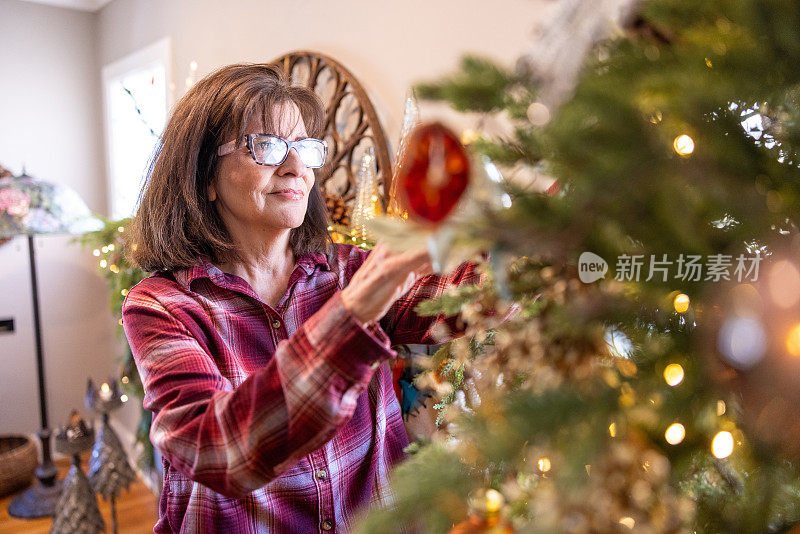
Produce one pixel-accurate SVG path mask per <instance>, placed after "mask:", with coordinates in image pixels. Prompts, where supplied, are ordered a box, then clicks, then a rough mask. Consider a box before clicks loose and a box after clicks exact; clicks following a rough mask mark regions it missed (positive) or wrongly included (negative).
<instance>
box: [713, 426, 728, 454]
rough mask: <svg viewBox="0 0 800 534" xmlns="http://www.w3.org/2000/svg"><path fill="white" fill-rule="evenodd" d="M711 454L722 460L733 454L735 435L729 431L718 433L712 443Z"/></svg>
mask: <svg viewBox="0 0 800 534" xmlns="http://www.w3.org/2000/svg"><path fill="white" fill-rule="evenodd" d="M711 452H712V453H713V454H714V456H716V457H717V458H719V459H720V460H722V459H723V458H727V457H728V456H730V455H731V454H732V453H733V434H731V433H730V432H728V431H727V430H723V431H722V432H718V433H717V435H716V436H714V439H713V440H712V441H711Z"/></svg>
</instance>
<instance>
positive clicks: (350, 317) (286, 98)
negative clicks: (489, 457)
mask: <svg viewBox="0 0 800 534" xmlns="http://www.w3.org/2000/svg"><path fill="white" fill-rule="evenodd" d="M323 121H324V111H323V108H322V105H321V103H320V101H319V99H318V98H317V97H316V96H315V95H314V93H313V92H311V91H309V90H307V89H304V88H298V87H291V86H290V85H288V84H287V82H286V81H285V80H284V79H283V77H282V75H281V73H280V71H279V70H278V69H277V68H275V67H273V66H269V65H231V66H228V67H224V68H222V69H220V70H218V71H217V72H215V73H213V74H211V75H209V76H208V77H206V78H204V79H203V80H201V81H200V82H198V83H197V84H196V85H195V86H194V87H193V88H192V89H191V90H190V91H189V92H188V93H187V94H186V96H185V97H184V98H183V99H182V100H181V101H180V102H179V103H178V104H177V106H176V108H175V110H174V112H173V114H172V116H171V118H170V120H169V123H168V124H167V127H166V129H165V132H164V135H163V137H162V142H161V146H160V150H159V152H158V154H157V156H156V158H155V159H154V162H153V165H152V166H151V169H150V172H149V180H148V183H147V185H146V187H145V190H144V192H143V195H142V199H141V203H140V207H139V211H138V213H137V215H136V218H135V222H134V224H133V227H132V232H133V235H132V238H133V243H135V245H134V246H133V247H132V248H133V252H132V258H133V260H134V261H135V262H136V263H137V264H138V265H140V266H141V267H142V268H144V269H146V270H150V271H157V272H156V274H154V275H153V276H152V277H150V278H148V279H146V280H144V281H142V282H141V283H140V284H138V285H137V286H136V287H134V288H133V289H132V290H131V291H130V293H129V294H128V296H127V298H126V301H125V305H124V307H123V320H124V325H125V332H126V334H127V336H128V340H129V342H130V345H131V349H132V351H133V355H134V357H135V359H136V364H137V366H138V368H139V372H140V373H141V376H142V380H143V383H144V389H145V398H144V405H145V407H146V408H147V409H148V410H151V411H152V412H153V414H154V417H153V425H152V430H151V434H150V437H151V440H152V441H153V444H154V445H155V446H156V447H157V448H158V449H159V451H160V452H161V454H162V457H163V462H164V490H163V493H162V494H161V501H160V507H159V508H160V510H159V521H158V523H157V525H156V526H155V531H156V532H300V533H308V532H337V531H338V532H344V531H347V530H348V528H349V526H350V522H351V520H352V518H353V514H354V512H355V511H357V510H359V509H360V508H363V507H365V506H368V505H369V504H372V503H376V504H381V503H387V502H390V500H391V495H390V490H389V487H388V484H387V475H388V471H389V468H390V467H391V466H392V464H394V463H395V462H396V461H397V460H399V459H400V458H401V457H402V450H403V447H405V445H406V444H407V443H408V441H407V438H406V434H405V430H404V428H403V424H402V421H401V417H400V410H399V407H398V404H397V399H396V397H395V395H394V392H393V388H392V383H391V371H390V369H389V366H388V365H384V362H387V361H389V360H391V359H392V358H393V357H394V356H395V353H394V352H393V351H392V350H391V348H390V347H391V346H392V345H396V344H402V343H432V342H433V339H432V338H431V336H430V334H429V332H430V330H431V327H432V325H433V321H434V320H433V319H432V318H423V317H418V316H417V315H416V314H415V313H414V311H413V309H414V306H415V305H416V304H417V303H419V302H420V301H422V300H424V299H426V298H429V297H431V296H435V295H437V294H440V293H441V292H442V291H443V289H444V287H445V286H446V285H447V284H462V283H472V282H474V281H476V280H477V276H476V274H475V272H474V266H471V265H464V266H462V267H461V268H459V269H458V270H457V271H456V272H454V273H453V274H452V275H451V276H449V277H448V278H442V277H438V276H432V275H431V276H426V275H427V274H428V273H429V270H430V264H429V258H428V256H427V253H425V252H424V251H420V252H406V253H400V254H398V253H393V252H391V251H389V250H388V249H387V247H385V246H383V245H378V246H377V247H376V248H375V249H374V250H373V251H372V252H371V253H369V254H367V253H366V252H364V251H362V250H360V249H358V248H357V247H353V246H347V245H334V244H333V243H332V242H331V241H330V238H329V236H328V233H327V230H326V229H327V225H328V222H327V216H326V212H325V206H324V202H323V199H322V194H321V192H320V189H319V186H318V184H317V183H316V181H315V176H314V171H313V169H314V168H317V167H321V166H322V164H323V163H324V158H325V146H324V143H323V142H321V141H319V140H318V138H319V137H321V136H322V128H323ZM451 326H452V325H451Z"/></svg>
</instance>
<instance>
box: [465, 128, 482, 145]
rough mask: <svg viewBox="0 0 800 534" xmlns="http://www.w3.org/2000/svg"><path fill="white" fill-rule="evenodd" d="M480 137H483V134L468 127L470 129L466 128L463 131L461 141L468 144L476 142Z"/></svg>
mask: <svg viewBox="0 0 800 534" xmlns="http://www.w3.org/2000/svg"><path fill="white" fill-rule="evenodd" d="M480 138H481V134H479V133H478V132H476V131H475V130H471V129H468V130H464V131H463V132H461V143H462V144H464V145H468V144H470V143H474V142H475V141H477V140H478V139H480Z"/></svg>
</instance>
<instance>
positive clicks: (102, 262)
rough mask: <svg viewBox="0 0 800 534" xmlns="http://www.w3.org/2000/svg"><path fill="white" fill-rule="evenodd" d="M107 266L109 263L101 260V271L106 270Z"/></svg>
mask: <svg viewBox="0 0 800 534" xmlns="http://www.w3.org/2000/svg"><path fill="white" fill-rule="evenodd" d="M106 265H108V262H107V261H106V260H100V268H101V269H105V268H106Z"/></svg>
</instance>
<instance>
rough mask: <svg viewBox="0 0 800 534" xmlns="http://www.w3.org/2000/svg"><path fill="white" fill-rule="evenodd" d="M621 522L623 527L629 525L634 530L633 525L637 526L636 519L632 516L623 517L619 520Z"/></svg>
mask: <svg viewBox="0 0 800 534" xmlns="http://www.w3.org/2000/svg"><path fill="white" fill-rule="evenodd" d="M619 524H620V525H622V526H623V527H628V528H629V529H631V530H633V527H635V526H636V520H634V519H633V518H632V517H623V518H622V519H620V520H619Z"/></svg>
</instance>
